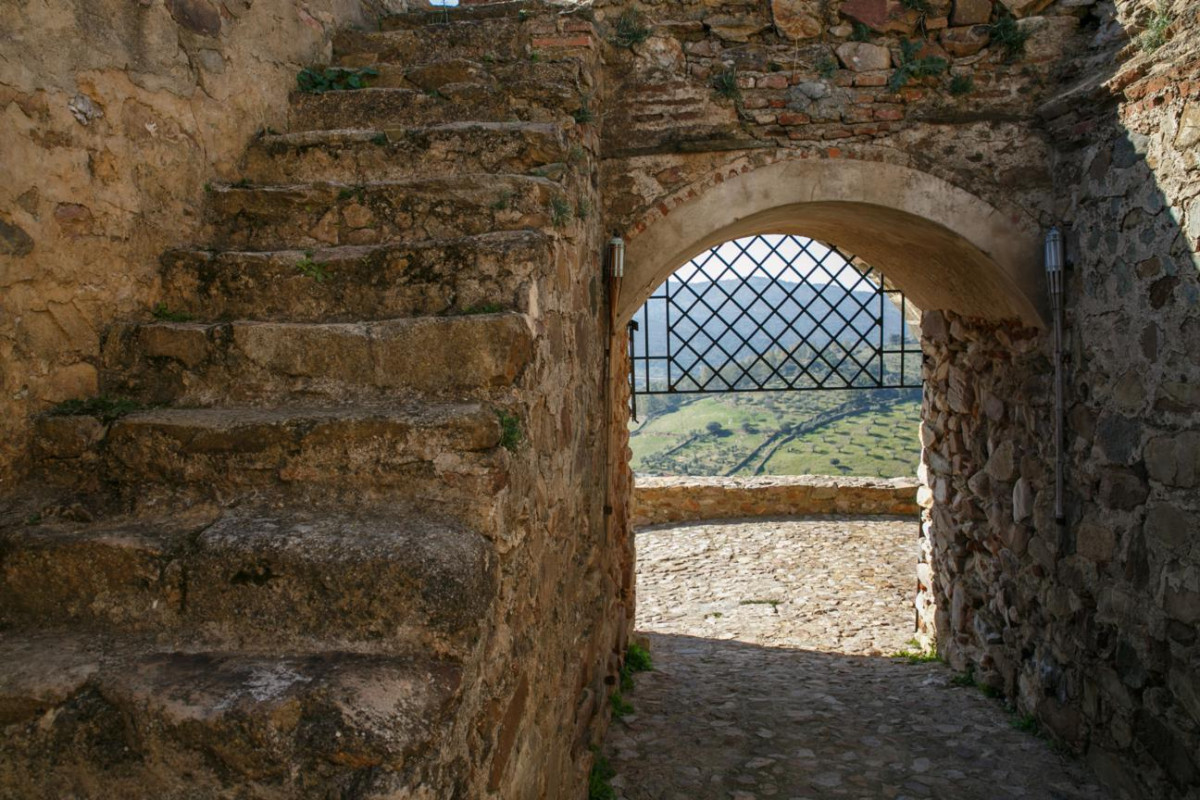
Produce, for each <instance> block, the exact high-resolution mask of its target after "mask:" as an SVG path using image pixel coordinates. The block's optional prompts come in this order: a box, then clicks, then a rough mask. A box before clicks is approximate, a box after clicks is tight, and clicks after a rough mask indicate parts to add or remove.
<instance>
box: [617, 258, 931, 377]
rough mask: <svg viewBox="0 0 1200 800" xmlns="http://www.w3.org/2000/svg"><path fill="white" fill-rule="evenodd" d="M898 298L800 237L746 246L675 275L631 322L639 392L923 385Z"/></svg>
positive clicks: (907, 309)
mask: <svg viewBox="0 0 1200 800" xmlns="http://www.w3.org/2000/svg"><path fill="white" fill-rule="evenodd" d="M912 311H913V309H912V308H911V306H910V305H909V304H908V302H907V301H906V300H905V298H904V295H903V293H901V292H900V291H899V290H898V289H896V288H894V287H892V286H890V285H889V284H888V282H887V281H886V280H885V279H884V278H883V276H882V275H880V274H879V273H878V272H876V271H875V270H874V269H873V268H872V267H870V266H869V265H867V264H864V263H862V262H861V261H858V260H857V259H855V258H854V257H853V256H850V255H848V254H846V253H843V252H841V251H839V250H838V249H837V248H836V247H832V246H830V245H826V244H822V243H821V242H818V241H815V240H813V239H807V238H804V237H801V236H784V235H772V236H753V237H749V238H745V239H735V240H733V241H729V242H725V243H724V244H722V245H719V246H717V247H714V248H712V249H711V250H709V251H708V252H706V253H704V254H703V255H700V256H697V257H696V258H694V259H692V260H691V261H690V262H688V263H687V264H685V265H684V266H683V267H680V268H679V269H678V270H676V271H675V273H674V274H673V275H671V277H670V278H668V279H667V280H666V281H665V282H664V283H663V284H662V285H661V286H660V287H658V289H657V290H655V292H654V294H652V295H651V296H650V298H649V299H648V300H647V301H646V303H645V304H644V305H643V306H642V307H641V308H640V309H639V310H638V312H637V313H636V314H635V315H634V317H633V321H632V322H630V324H629V325H630V359H631V366H632V374H631V376H630V382H631V388H632V389H633V392H634V394H635V395H637V394H664V393H694V392H754V391H779V390H783V389H793V390H805V389H809V390H811V389H901V388H912V387H919V386H920V385H921V349H920V344H919V342H918V341H917V339H916V338H915V337H914V336H913V335H912V334H911V332H910V331H909V326H908V324H907V320H908V317H909V314H910V313H911V312H912Z"/></svg>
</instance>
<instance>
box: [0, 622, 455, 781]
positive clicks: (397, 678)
mask: <svg viewBox="0 0 1200 800" xmlns="http://www.w3.org/2000/svg"><path fill="white" fill-rule="evenodd" d="M0 665H3V669H0V724H3V725H4V726H5V728H4V730H5V736H4V737H0V764H4V765H5V768H4V778H5V789H6V790H8V791H10V792H12V794H9V795H6V796H10V797H28V798H33V797H47V798H48V797H66V796H71V797H83V796H87V797H113V798H116V797H120V798H125V799H126V800H149V799H150V798H154V799H155V800H160V799H161V798H185V797H233V796H235V795H236V796H238V797H251V796H253V797H263V798H266V797H335V796H336V797H345V796H349V795H347V794H346V793H345V791H344V790H345V787H348V786H352V787H354V789H353V796H355V797H361V798H377V797H382V796H384V795H385V794H386V796H389V797H396V796H405V797H408V796H415V794H413V793H414V792H417V791H419V789H418V785H417V784H418V781H419V777H418V776H419V775H420V774H421V773H422V770H423V767H422V762H423V761H424V760H425V759H430V758H436V754H437V753H438V752H439V751H440V750H441V749H442V747H444V743H445V740H446V737H447V736H448V735H449V728H450V725H449V722H450V720H451V718H452V715H453V714H454V712H455V711H456V709H457V708H458V705H459V702H460V698H461V696H462V691H463V688H464V687H463V684H464V680H463V668H462V666H461V665H459V664H457V663H455V662H452V661H448V660H441V659H437V658H435V657H430V656H410V657H398V656H389V655H380V654H373V653H362V652H351V651H346V650H338V649H336V645H333V646H332V648H331V649H327V650H323V651H316V652H312V651H307V652H306V651H299V652H281V653H263V654H256V653H247V652H239V651H227V650H219V649H198V648H173V647H157V646H155V645H153V644H150V643H146V642H144V641H141V640H139V639H136V638H134V637H129V636H124V637H121V638H120V639H112V638H107V639H101V638H96V637H92V636H88V635H85V634H71V633H47V634H40V635H35V636H15V635H13V634H8V633H6V634H2V635H0ZM80 787H86V791H83V792H82V793H80V791H79V789H80ZM339 787H340V788H339Z"/></svg>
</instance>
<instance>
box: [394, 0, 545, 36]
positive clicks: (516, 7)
mask: <svg viewBox="0 0 1200 800" xmlns="http://www.w3.org/2000/svg"><path fill="white" fill-rule="evenodd" d="M544 7H545V6H541V5H539V4H538V3H536V2H532V0H510V1H509V2H499V3H496V2H491V3H481V4H477V5H458V6H442V7H440V8H423V9H420V10H414V11H408V12H404V13H400V14H390V15H388V16H386V17H383V18H382V19H381V20H380V21H379V27H380V29H381V30H385V31H395V30H407V29H421V28H426V27H428V26H431V25H444V24H449V23H459V22H472V21H479V20H499V19H518V20H519V19H521V18H522V17H524V16H526V15H527V14H531V13H536V12H537V11H538V9H539V8H544ZM558 11H559V9H555V10H554V12H555V13H557V12H558Z"/></svg>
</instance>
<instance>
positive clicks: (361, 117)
mask: <svg viewBox="0 0 1200 800" xmlns="http://www.w3.org/2000/svg"><path fill="white" fill-rule="evenodd" d="M584 103H585V98H584V97H583V96H582V95H581V94H580V92H579V90H578V89H576V88H575V87H574V86H569V85H567V84H561V83H558V84H542V83H538V82H536V81H521V82H517V83H513V84H510V85H507V86H502V87H501V86H494V85H490V84H485V83H456V84H448V85H445V86H443V87H442V88H441V89H440V90H439V91H438V92H436V93H427V92H424V91H420V90H417V89H397V88H370V89H358V90H355V91H345V92H325V93H324V94H304V93H302V92H296V93H293V94H292V97H291V108H290V110H289V113H288V125H289V129H290V130H292V131H321V130H323V131H330V130H344V129H347V128H395V127H404V126H420V125H442V124H445V123H451V122H544V123H554V124H560V125H561V124H566V123H568V122H570V121H571V119H572V115H573V114H575V113H576V112H577V111H578V110H579V109H580V108H582V107H583V105H584Z"/></svg>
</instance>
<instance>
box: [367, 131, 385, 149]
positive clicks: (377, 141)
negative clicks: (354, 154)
mask: <svg viewBox="0 0 1200 800" xmlns="http://www.w3.org/2000/svg"><path fill="white" fill-rule="evenodd" d="M387 143H388V135H387V134H386V133H382V132H380V133H377V134H375V135H374V136H372V137H371V144H373V145H378V146H380V147H382V146H383V145H385V144H387Z"/></svg>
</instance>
